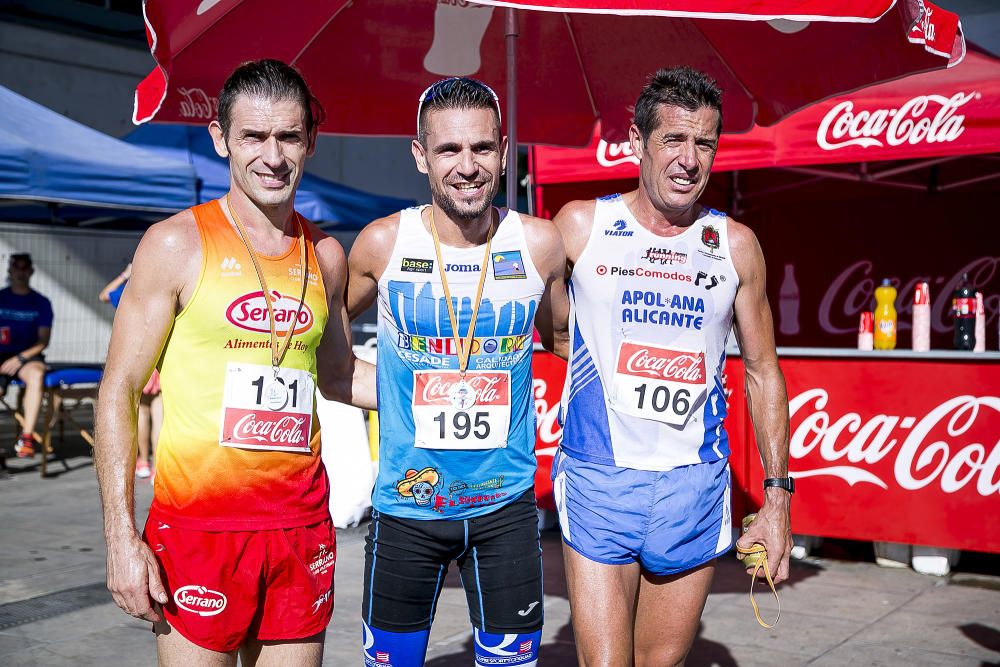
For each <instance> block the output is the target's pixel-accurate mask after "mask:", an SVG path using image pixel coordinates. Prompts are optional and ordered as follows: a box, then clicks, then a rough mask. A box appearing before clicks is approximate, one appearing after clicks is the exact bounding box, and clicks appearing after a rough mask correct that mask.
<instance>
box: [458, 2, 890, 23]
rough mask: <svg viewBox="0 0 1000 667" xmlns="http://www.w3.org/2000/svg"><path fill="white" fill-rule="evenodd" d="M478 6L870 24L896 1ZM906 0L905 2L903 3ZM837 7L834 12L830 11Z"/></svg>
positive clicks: (489, 3)
mask: <svg viewBox="0 0 1000 667" xmlns="http://www.w3.org/2000/svg"><path fill="white" fill-rule="evenodd" d="M471 1H472V2H474V3H476V4H478V5H496V6H499V7H513V8H515V9H530V10H534V11H552V12H574V13H579V14H621V15H632V14H641V15H645V16H674V17H678V18H706V19H720V18H721V19H731V20H735V21H768V20H774V19H786V20H789V21H834V22H850V23H859V22H863V23H871V22H874V21H878V20H879V19H880V18H881V17H882V16H884V15H885V13H886V12H888V11H889V10H891V9H892V8H893V6H894V5H895V4H896V0H809V1H805V2H803V1H802V0H771V1H769V2H768V3H767V10H766V11H764V10H763V9H758V8H756V7H753V6H748V4H749V3H747V2H746V0H702V1H701V2H700V3H699V5H700V7H699V10H691V9H679V8H675V6H676V7H690V6H691V3H690V2H689V0H673V1H671V0H518V1H517V2H510V1H508V0H471ZM904 1H906V0H904ZM834 5H836V6H837V11H836V12H831V11H829V10H830V8H831V7H832V6H834Z"/></svg>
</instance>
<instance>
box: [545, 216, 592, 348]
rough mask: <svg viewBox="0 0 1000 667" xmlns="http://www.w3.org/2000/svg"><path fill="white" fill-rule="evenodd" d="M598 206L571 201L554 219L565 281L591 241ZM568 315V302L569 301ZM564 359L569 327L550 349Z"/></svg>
mask: <svg viewBox="0 0 1000 667" xmlns="http://www.w3.org/2000/svg"><path fill="white" fill-rule="evenodd" d="M595 207H596V204H595V202H594V201H593V200H586V201H571V202H569V203H568V204H566V205H565V206H563V207H562V209H560V210H559V213H558V214H556V217H555V218H553V219H552V222H553V223H554V224H555V227H556V229H557V230H558V231H559V235H560V237H561V238H562V243H563V250H564V253H565V257H566V262H565V273H564V276H565V280H569V278H570V276H571V275H572V274H573V266H574V265H575V264H576V262H577V260H578V259H580V255H582V254H583V251H584V249H585V248H586V247H587V241H588V240H589V239H590V230H591V228H592V227H593V224H594V209H595ZM567 314H568V300H567ZM548 349H550V350H551V351H552V352H553V353H555V354H556V355H558V356H560V357H562V358H563V359H567V360H568V359H569V353H570V349H569V327H568V325H567V327H566V329H565V330H563V331H556V332H555V336H554V338H553V341H552V347H551V348H548Z"/></svg>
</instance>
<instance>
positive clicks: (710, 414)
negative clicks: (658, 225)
mask: <svg viewBox="0 0 1000 667" xmlns="http://www.w3.org/2000/svg"><path fill="white" fill-rule="evenodd" d="M727 231H728V230H727V222H726V215H725V214H724V213H719V212H718V211H714V210H712V209H704V210H703V211H702V212H701V214H700V216H699V217H698V219H697V220H696V221H695V222H694V224H692V225H691V227H689V228H688V229H686V230H685V231H684V232H682V233H680V234H678V235H677V236H672V237H662V236H657V235H656V234H653V233H652V232H650V231H649V230H647V229H646V228H645V227H643V226H642V225H640V224H639V223H638V221H637V220H636V219H635V217H634V216H633V215H632V213H631V211H630V210H629V208H628V206H627V205H626V204H625V202H624V200H623V199H622V197H621V196H620V195H614V196H611V197H605V198H602V199H599V200H597V208H596V211H595V214H594V224H593V228H592V229H591V232H590V238H589V239H588V241H587V245H586V246H585V248H584V250H583V253H582V254H581V256H580V258H579V260H578V261H577V262H576V264H575V265H574V267H573V274H572V277H571V278H570V282H569V293H570V301H571V304H572V311H571V316H570V335H571V341H572V343H571V350H572V352H571V354H570V360H569V369H568V374H567V378H566V386H565V389H564V391H563V400H562V409H563V414H564V430H563V439H562V449H563V450H564V451H565V452H566V453H567V454H568V455H569V456H572V457H574V458H577V459H582V460H584V461H592V462H595V463H601V464H605V465H614V466H619V467H624V468H634V469H638V470H669V469H671V468H675V467H677V466H684V465H691V464H695V463H702V462H708V461H717V460H719V459H723V458H726V457H728V456H729V441H728V438H727V436H726V433H725V430H724V429H723V428H722V421H723V419H724V418H725V416H726V398H725V394H724V392H723V387H722V370H723V363H724V362H725V345H726V337H727V335H728V334H729V330H730V326H731V325H732V320H733V301H734V300H735V297H736V288H737V286H738V283H739V277H738V275H737V273H736V267H735V266H734V265H733V262H732V259H731V257H730V250H729V238H728V234H727Z"/></svg>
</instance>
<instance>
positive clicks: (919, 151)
mask: <svg viewBox="0 0 1000 667" xmlns="http://www.w3.org/2000/svg"><path fill="white" fill-rule="evenodd" d="M984 153H1000V59H997V58H994V57H992V56H989V55H987V54H985V53H982V52H980V51H977V50H974V49H973V50H970V51H969V54H968V55H967V56H966V57H965V59H964V60H963V61H962V63H961V64H960V65H958V66H957V67H953V68H950V69H947V70H939V71H935V72H925V73H922V74H914V75H912V76H909V77H906V78H903V79H899V80H897V81H891V82H888V83H881V84H878V85H874V86H870V87H868V88H865V89H863V90H859V91H855V92H853V93H849V94H846V95H838V96H836V97H833V98H830V99H828V100H824V101H822V102H818V103H816V104H813V105H811V106H809V107H808V108H806V109H803V110H802V111H799V112H797V113H795V114H792V115H791V116H789V117H787V118H785V119H784V120H782V121H781V122H779V123H777V124H775V125H772V126H771V127H755V128H754V129H753V130H752V131H751V132H747V133H745V134H736V135H730V134H725V135H723V136H722V140H721V141H720V143H719V152H718V154H717V156H716V158H715V164H714V166H713V170H714V171H732V170H737V169H759V168H767V167H785V168H788V167H801V166H804V165H811V166H816V165H831V164H844V163H854V162H876V161H885V160H921V161H923V160H939V159H941V160H943V159H951V158H955V157H958V156H963V155H976V154H984ZM922 164H925V163H923V162H921V163H920V165H922ZM900 169H901V168H900V167H892V172H891V173H888V172H879V171H873V170H869V172H867V173H866V174H856V175H854V176H853V177H852V178H855V179H857V180H880V179H879V174H880V173H884V174H885V177H891V176H893V175H896V174H899V173H901V171H900ZM638 173H639V168H638V160H637V159H636V158H635V157H634V156H633V155H632V151H631V148H630V147H629V146H628V144H627V143H609V142H607V141H604V140H602V139H601V138H600V137H599V136H597V135H596V134H595V135H594V136H593V137H592V140H591V143H590V145H589V146H588V147H587V148H581V149H567V148H553V147H544V146H539V147H536V148H535V149H534V150H533V152H532V180H533V182H534V183H535V184H536V185H546V184H552V183H570V182H584V181H601V180H613V179H626V178H636V177H637V176H638ZM817 174H818V175H823V174H825V175H829V176H831V177H834V178H838V177H842V176H845V177H846V176H848V175H847V174H843V173H842V172H833V171H830V172H822V173H820V172H817ZM980 176H982V177H986V176H990V177H996V173H995V172H994V171H992V170H991V171H990V172H989V173H988V174H987V173H983V174H981V175H980ZM881 180H882V181H883V182H885V180H884V179H881ZM942 185H944V186H945V187H947V185H948V184H942Z"/></svg>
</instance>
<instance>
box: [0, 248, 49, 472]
mask: <svg viewBox="0 0 1000 667" xmlns="http://www.w3.org/2000/svg"><path fill="white" fill-rule="evenodd" d="M34 272H35V268H34V265H33V264H32V262H31V255H29V254H28V253H15V254H13V255H11V256H10V264H9V265H8V267H7V275H8V279H9V282H10V286H9V287H7V288H5V289H2V290H0V376H4V377H6V378H18V379H20V380H21V381H22V382H24V401H23V409H24V422H23V423H22V424H21V426H22V429H21V430H22V432H21V437H20V438H18V441H17V444H16V445H15V446H14V449H15V451H16V452H17V455H18V456H19V457H21V458H28V457H32V456H34V455H35V445H37V444H38V441H37V439H36V438H35V435H34V434H35V424H36V422H37V421H38V414H39V412H40V410H41V407H42V388H43V384H44V381H45V357H44V356H43V355H42V352H43V351H44V350H45V348H46V347H48V345H49V338H50V336H51V335H52V304H51V302H49V300H48V299H46V298H45V297H44V296H42V295H41V294H39V293H38V292H36V291H35V290H33V289H31V286H30V285H29V283H30V281H31V276H32V274H34Z"/></svg>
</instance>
